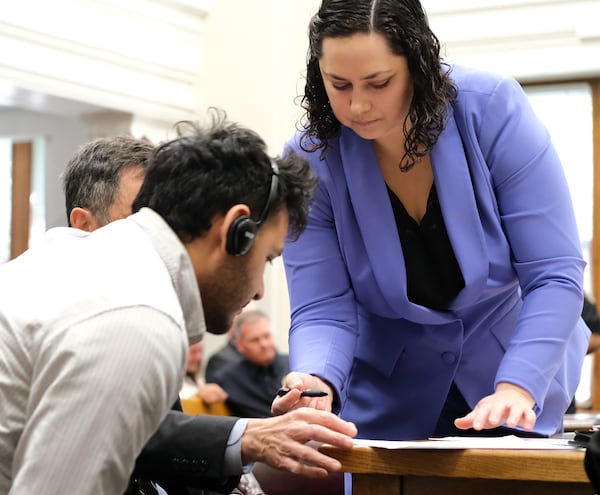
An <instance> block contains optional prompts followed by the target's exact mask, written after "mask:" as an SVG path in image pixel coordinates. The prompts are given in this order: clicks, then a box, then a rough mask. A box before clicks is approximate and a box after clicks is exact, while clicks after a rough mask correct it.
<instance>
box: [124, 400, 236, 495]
mask: <svg viewBox="0 0 600 495" xmlns="http://www.w3.org/2000/svg"><path fill="white" fill-rule="evenodd" d="M237 420H238V418H235V417H224V416H209V415H204V414H200V415H198V416H189V415H187V414H184V413H182V412H179V411H173V410H171V411H169V413H168V414H167V416H166V417H165V419H164V420H163V422H162V423H161V424H160V427H159V428H158V430H157V431H156V433H155V434H154V436H152V437H151V438H150V440H149V441H148V443H147V444H146V446H145V447H144V449H143V450H142V452H141V454H140V455H139V457H138V458H137V460H136V464H135V469H134V472H133V475H132V477H134V478H135V477H137V478H148V479H152V480H154V481H156V482H157V483H158V484H159V485H161V486H163V487H167V486H171V485H173V483H176V484H183V485H185V486H188V487H194V488H205V489H210V490H223V491H224V492H227V491H228V490H231V489H233V488H234V487H235V486H236V485H237V484H238V482H239V479H240V476H228V475H225V474H223V470H224V460H225V448H226V446H227V440H228V438H229V434H230V433H231V430H232V429H233V426H234V424H235V423H236V421H237Z"/></svg>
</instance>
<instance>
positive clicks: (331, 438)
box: [242, 392, 357, 478]
mask: <svg viewBox="0 0 600 495" xmlns="http://www.w3.org/2000/svg"><path fill="white" fill-rule="evenodd" d="M290 393H291V392H290ZM298 393H299V392H298ZM288 395H289V394H288ZM311 400H314V399H311ZM356 433H357V429H356V426H354V424H353V423H349V422H347V421H344V420H342V419H340V418H338V417H337V416H335V415H334V414H332V413H330V412H326V411H319V410H317V409H314V408H307V407H304V408H301V409H296V410H294V411H291V412H289V413H287V414H284V415H281V416H277V417H273V418H264V419H250V420H249V421H248V426H247V427H246V431H245V432H244V434H243V436H242V461H243V463H244V464H248V463H250V462H256V461H260V462H264V463H265V464H268V465H269V466H271V467H274V468H277V469H282V470H285V471H290V472H292V473H295V474H300V475H303V476H307V477H310V478H322V477H325V476H327V474H328V473H329V472H333V471H339V470H340V469H341V467H342V466H341V464H340V462H339V461H338V460H337V459H334V458H332V457H329V456H326V455H324V454H322V453H320V452H319V451H318V450H317V449H316V448H314V447H313V446H310V445H307V442H310V441H314V442H318V443H328V444H331V445H334V446H336V447H339V448H342V449H350V448H352V437H354V436H355V435H356Z"/></svg>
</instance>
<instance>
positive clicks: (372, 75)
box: [325, 69, 392, 81]
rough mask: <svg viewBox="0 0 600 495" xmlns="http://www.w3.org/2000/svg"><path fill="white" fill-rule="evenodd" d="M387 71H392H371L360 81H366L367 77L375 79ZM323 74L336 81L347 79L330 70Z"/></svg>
mask: <svg viewBox="0 0 600 495" xmlns="http://www.w3.org/2000/svg"><path fill="white" fill-rule="evenodd" d="M388 72H392V70H391V69H389V70H380V71H377V72H373V74H369V75H368V76H365V77H361V81H367V80H369V79H375V78H377V77H379V76H381V75H384V74H387V73H388ZM325 75H326V76H327V77H329V78H330V79H335V80H337V81H347V79H344V78H343V77H340V76H336V75H335V74H332V73H331V72H325Z"/></svg>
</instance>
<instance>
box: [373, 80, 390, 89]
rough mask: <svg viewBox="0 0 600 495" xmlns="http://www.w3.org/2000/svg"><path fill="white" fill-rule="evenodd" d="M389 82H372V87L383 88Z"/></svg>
mask: <svg viewBox="0 0 600 495" xmlns="http://www.w3.org/2000/svg"><path fill="white" fill-rule="evenodd" d="M389 83H390V81H389V80H388V81H385V82H383V83H380V84H373V87H374V88H375V89H383V88H385V87H386V86H387V85H388V84H389Z"/></svg>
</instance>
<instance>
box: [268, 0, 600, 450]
mask: <svg viewBox="0 0 600 495" xmlns="http://www.w3.org/2000/svg"><path fill="white" fill-rule="evenodd" d="M309 38H310V47H309V55H308V66H307V74H306V76H307V80H306V88H305V95H304V98H303V108H304V109H305V110H306V116H307V119H306V120H307V122H306V125H305V126H304V128H303V130H302V131H301V132H299V133H298V134H297V135H296V136H295V137H294V138H293V139H292V140H290V141H289V143H288V145H287V152H291V151H292V150H293V151H295V152H298V153H301V154H303V155H305V156H306V157H307V158H308V159H309V161H310V163H311V165H312V167H313V168H314V170H315V171H316V172H317V173H318V176H319V178H320V184H319V187H318V191H317V193H316V196H315V200H314V203H313V207H312V211H311V214H310V219H309V223H308V227H307V229H306V231H305V232H304V234H303V235H302V236H301V237H300V238H299V240H298V241H297V242H290V243H288V244H287V246H286V248H285V252H284V261H285V267H286V275H287V282H288V286H289V292H290V298H291V306H292V325H291V330H290V341H289V347H290V360H291V363H290V364H291V369H292V370H293V372H292V373H291V374H290V375H288V377H287V378H286V385H287V386H288V387H292V388H295V389H303V388H324V389H325V390H327V391H328V392H330V393H329V395H328V396H327V397H325V398H300V392H299V391H298V390H294V391H292V392H290V393H288V394H287V395H286V396H284V397H281V398H277V399H275V401H274V402H273V412H274V413H281V412H284V411H286V410H289V409H293V408H295V407H299V406H302V405H305V406H306V405H308V406H312V407H317V408H322V409H330V408H332V409H333V410H334V411H336V410H339V413H340V415H341V416H342V417H344V418H345V419H348V420H351V421H353V422H355V423H356V425H357V427H358V430H359V431H358V436H359V437H362V438H374V439H421V438H427V437H430V436H444V435H452V434H463V435H464V434H475V435H483V434H488V435H490V434H491V435H497V434H506V433H516V434H521V435H532V434H533V435H543V436H546V435H552V434H554V433H556V432H558V431H561V429H562V417H563V413H564V412H565V410H566V409H567V407H568V405H569V402H570V401H571V398H572V397H573V395H574V393H575V389H576V387H577V384H578V381H579V376H580V370H581V365H582V361H583V358H584V356H585V353H586V346H587V342H588V339H589V330H588V329H587V328H586V327H585V325H584V324H583V322H582V321H581V319H580V314H581V308H582V301H583V289H582V280H583V268H584V262H583V260H582V256H581V252H580V243H579V238H578V233H577V229H576V224H575V218H574V214H573V208H572V204H571V199H570V196H569V191H568V188H567V184H566V181H565V177H564V174H563V170H562V166H561V163H560V161H559V158H558V156H557V154H556V152H555V150H554V148H553V146H552V143H551V142H550V136H549V133H548V131H547V130H546V128H545V127H544V126H543V125H542V123H541V122H540V121H539V120H538V118H537V117H536V116H535V115H534V113H533V111H532V109H531V107H530V106H529V104H528V101H527V98H526V96H525V94H524V93H523V91H522V89H521V87H520V86H519V84H518V83H517V82H515V81H514V80H513V79H510V78H504V77H500V76H497V75H494V74H489V73H484V72H481V71H475V70H470V69H466V68H463V67H459V66H449V65H446V64H444V63H442V62H441V59H440V55H439V42H438V40H437V38H436V37H435V35H434V34H433V33H432V32H431V31H430V29H429V26H428V23H427V18H426V15H425V12H424V11H423V8H422V6H421V5H420V3H419V2H418V1H417V0H323V2H322V4H321V7H320V9H319V11H318V13H317V14H316V15H315V16H314V17H313V18H312V20H311V22H310V27H309Z"/></svg>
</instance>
